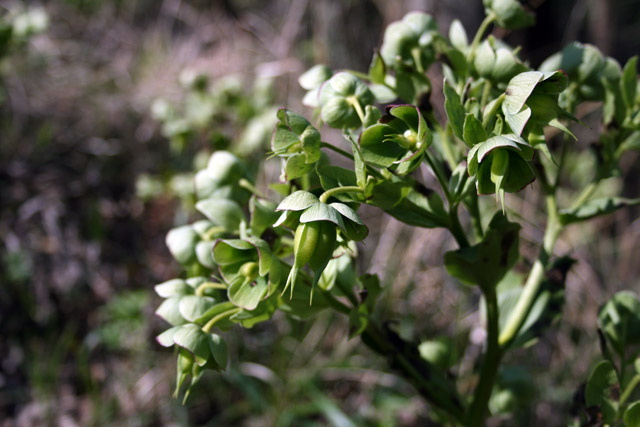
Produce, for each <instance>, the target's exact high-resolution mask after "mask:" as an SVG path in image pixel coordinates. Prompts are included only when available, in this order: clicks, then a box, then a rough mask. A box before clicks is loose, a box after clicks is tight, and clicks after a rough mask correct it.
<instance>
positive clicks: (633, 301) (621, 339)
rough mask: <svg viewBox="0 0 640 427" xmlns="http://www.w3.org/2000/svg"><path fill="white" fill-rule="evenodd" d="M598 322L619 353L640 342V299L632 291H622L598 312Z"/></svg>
mask: <svg viewBox="0 0 640 427" xmlns="http://www.w3.org/2000/svg"><path fill="white" fill-rule="evenodd" d="M598 323H599V327H600V329H601V330H602V332H603V333H604V334H605V336H606V338H607V340H608V341H609V343H610V344H611V345H612V346H613V348H614V349H615V350H616V352H617V353H618V354H624V353H625V351H626V348H627V346H630V345H635V344H639V343H640V299H639V298H638V295H637V294H635V293H634V292H631V291H620V292H618V293H616V294H615V295H614V296H613V297H612V298H611V299H610V300H609V301H607V302H606V303H605V304H604V305H603V306H602V308H601V309H600V312H599V313H598Z"/></svg>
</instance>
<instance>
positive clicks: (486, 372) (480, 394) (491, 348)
mask: <svg viewBox="0 0 640 427" xmlns="http://www.w3.org/2000/svg"><path fill="white" fill-rule="evenodd" d="M484 296H485V302H486V305H487V351H486V353H485V355H484V361H483V363H482V371H481V372H480V380H479V381H478V386H477V387H476V391H475V394H474V396H473V403H472V405H471V408H470V410H469V417H468V419H467V422H468V425H469V426H483V425H484V420H485V418H486V416H487V403H488V402H489V398H490V397H491V392H492V390H493V384H494V382H495V378H496V374H497V373H498V367H499V366H500V359H501V358H502V353H501V351H500V345H499V344H498V334H499V330H498V298H497V296H496V291H495V288H493V287H489V288H487V289H486V290H485V292H484Z"/></svg>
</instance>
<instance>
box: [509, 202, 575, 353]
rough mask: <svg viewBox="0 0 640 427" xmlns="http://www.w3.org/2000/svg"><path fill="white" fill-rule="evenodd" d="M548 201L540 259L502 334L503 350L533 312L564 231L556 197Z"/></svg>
mask: <svg viewBox="0 0 640 427" xmlns="http://www.w3.org/2000/svg"><path fill="white" fill-rule="evenodd" d="M546 199H547V211H548V212H547V213H548V220H547V227H546V229H545V233H544V240H543V243H542V248H541V250H540V254H539V255H538V258H537V259H536V261H535V262H534V264H533V267H532V268H531V271H530V272H529V277H528V278H527V281H526V283H525V285H524V289H523V290H522V293H521V294H520V297H519V298H518V302H517V303H516V306H515V307H514V309H513V311H512V312H511V315H510V317H509V319H508V321H507V324H506V326H505V327H504V329H503V330H502V333H501V334H500V338H499V342H500V346H501V347H502V348H503V349H506V348H507V347H508V346H509V344H511V342H512V341H513V339H514V338H515V337H516V336H517V334H518V331H520V328H521V327H522V325H523V324H524V321H525V320H526V318H527V316H528V315H529V311H531V307H532V306H533V303H534V302H535V299H536V297H537V295H538V291H539V290H540V284H541V283H542V281H543V280H544V277H545V270H546V266H547V264H548V262H549V258H550V257H551V254H552V253H553V247H554V246H555V243H556V240H557V239H558V235H559V234H560V231H562V225H561V224H560V222H559V218H558V208H557V206H556V198H555V195H554V194H548V195H547V196H546Z"/></svg>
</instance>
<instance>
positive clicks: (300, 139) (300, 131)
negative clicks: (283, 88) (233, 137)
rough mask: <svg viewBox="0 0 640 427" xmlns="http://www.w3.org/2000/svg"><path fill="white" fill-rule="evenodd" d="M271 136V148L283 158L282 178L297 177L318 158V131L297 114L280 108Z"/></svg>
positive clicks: (290, 178) (307, 170) (287, 179)
mask: <svg viewBox="0 0 640 427" xmlns="http://www.w3.org/2000/svg"><path fill="white" fill-rule="evenodd" d="M277 117H278V123H276V127H275V129H274V130H273V135H272V137H271V149H272V151H273V153H274V154H276V155H277V156H279V157H282V158H283V159H284V164H283V168H282V172H283V180H285V181H289V180H292V179H295V178H299V177H301V176H303V175H304V174H306V173H308V172H309V171H311V169H313V165H314V163H315V162H317V161H318V160H320V155H321V151H320V146H321V140H320V139H321V138H320V132H318V131H317V129H316V128H314V127H313V126H312V125H311V123H309V121H308V120H307V119H305V118H304V117H302V116H301V115H299V114H295V113H292V112H291V111H289V110H287V109H285V108H282V109H280V110H278V113H277Z"/></svg>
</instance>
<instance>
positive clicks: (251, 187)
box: [238, 178, 267, 199]
mask: <svg viewBox="0 0 640 427" xmlns="http://www.w3.org/2000/svg"><path fill="white" fill-rule="evenodd" d="M238 185H239V186H240V187H242V188H244V189H245V190H248V191H249V192H250V193H251V194H253V195H255V196H258V197H260V198H261V199H266V198H267V196H265V195H264V194H263V193H262V192H261V191H260V190H258V189H257V188H256V186H255V185H253V184H252V183H251V182H249V180H247V179H245V178H241V179H240V181H238Z"/></svg>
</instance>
